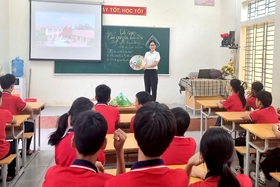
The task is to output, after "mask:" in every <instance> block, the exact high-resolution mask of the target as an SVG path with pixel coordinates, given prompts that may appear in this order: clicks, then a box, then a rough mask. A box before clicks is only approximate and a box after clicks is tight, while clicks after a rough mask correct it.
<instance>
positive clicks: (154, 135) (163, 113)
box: [133, 102, 176, 157]
mask: <svg viewBox="0 0 280 187" xmlns="http://www.w3.org/2000/svg"><path fill="white" fill-rule="evenodd" d="M133 127H134V136H135V139H136V141H137V143H138V146H139V148H140V149H141V150H142V152H143V153H144V155H145V156H148V157H158V156H161V155H162V154H163V152H164V151H165V150H166V149H167V147H168V146H169V144H170V143H171V141H172V139H173V138H174V135H175V132H176V122H175V117H174V115H173V113H172V112H171V110H170V109H169V108H168V107H167V106H166V105H164V104H159V103H157V102H148V103H146V104H144V105H143V106H142V107H141V108H140V109H139V110H138V111H137V112H136V115H135V119H134V123H133Z"/></svg>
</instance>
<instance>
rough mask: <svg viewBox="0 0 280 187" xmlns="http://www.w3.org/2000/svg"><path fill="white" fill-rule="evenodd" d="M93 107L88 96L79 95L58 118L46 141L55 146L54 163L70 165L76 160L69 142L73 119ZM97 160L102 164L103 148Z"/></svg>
mask: <svg viewBox="0 0 280 187" xmlns="http://www.w3.org/2000/svg"><path fill="white" fill-rule="evenodd" d="M93 107H94V104H93V103H92V102H91V101H90V100H89V99H88V98H85V97H79V98H77V99H76V100H75V101H74V102H73V104H72V106H71V108H70V110H69V111H68V112H67V113H65V114H63V115H62V116H60V118H59V119H58V123H57V129H56V131H54V132H53V133H51V135H50V139H49V141H48V144H49V145H52V146H55V163H56V164H57V165H62V166H70V165H71V164H72V163H73V161H74V160H76V158H77V154H76V149H75V148H73V147H72V146H71V144H70V142H71V138H72V137H73V135H74V130H73V128H72V124H73V120H74V119H75V118H76V116H77V115H78V114H79V113H81V112H84V111H87V110H92V109H93ZM97 160H98V161H99V162H101V163H102V164H104V162H105V154H104V151H103V149H101V150H100V152H99V154H98V158H97Z"/></svg>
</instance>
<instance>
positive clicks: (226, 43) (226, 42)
mask: <svg viewBox="0 0 280 187" xmlns="http://www.w3.org/2000/svg"><path fill="white" fill-rule="evenodd" d="M229 45H230V38H223V41H222V46H229Z"/></svg>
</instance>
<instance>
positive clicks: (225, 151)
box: [200, 128, 240, 187]
mask: <svg viewBox="0 0 280 187" xmlns="http://www.w3.org/2000/svg"><path fill="white" fill-rule="evenodd" d="M233 149H234V147H233V140H232V137H231V136H230V135H229V133H227V132H226V131H225V130H223V129H220V128H212V129H209V130H207V131H206V132H205V134H204V135H203V136H202V139H201V142H200V154H201V156H202V157H203V159H204V161H205V163H206V166H207V168H208V170H209V172H208V173H207V175H206V178H208V177H211V176H220V180H219V183H218V187H224V186H227V187H240V184H239V182H238V180H237V178H236V177H235V175H234V174H233V172H232V171H231V169H230V165H231V162H232V159H233V152H234V150H233Z"/></svg>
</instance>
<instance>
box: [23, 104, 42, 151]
mask: <svg viewBox="0 0 280 187" xmlns="http://www.w3.org/2000/svg"><path fill="white" fill-rule="evenodd" d="M27 104H28V105H29V106H31V108H32V115H31V117H32V119H33V120H34V151H36V136H37V135H36V118H37V117H38V151H40V147H41V112H42V110H43V109H44V108H45V104H46V103H45V102H27Z"/></svg>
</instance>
